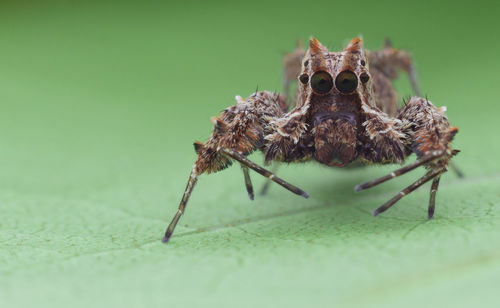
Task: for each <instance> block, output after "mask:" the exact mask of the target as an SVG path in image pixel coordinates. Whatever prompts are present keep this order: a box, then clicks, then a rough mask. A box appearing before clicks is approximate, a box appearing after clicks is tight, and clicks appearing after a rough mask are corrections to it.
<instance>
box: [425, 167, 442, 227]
mask: <svg viewBox="0 0 500 308" xmlns="http://www.w3.org/2000/svg"><path fill="white" fill-rule="evenodd" d="M439 179H441V176H436V177H435V178H434V180H433V181H432V186H431V196H430V198H429V209H428V210H427V213H428V215H427V217H429V219H432V217H434V209H435V208H436V193H437V190H438V187H439Z"/></svg>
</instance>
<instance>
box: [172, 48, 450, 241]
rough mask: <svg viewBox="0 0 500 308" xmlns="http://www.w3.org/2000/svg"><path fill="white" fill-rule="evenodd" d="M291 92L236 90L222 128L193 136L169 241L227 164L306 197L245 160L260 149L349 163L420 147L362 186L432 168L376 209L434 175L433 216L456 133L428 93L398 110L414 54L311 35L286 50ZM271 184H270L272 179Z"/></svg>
mask: <svg viewBox="0 0 500 308" xmlns="http://www.w3.org/2000/svg"><path fill="white" fill-rule="evenodd" d="M284 65H285V73H284V75H285V80H284V81H285V84H284V89H285V93H284V95H279V94H274V93H270V92H267V91H263V92H256V93H254V94H252V95H251V96H250V97H248V98H247V99H242V98H241V97H239V96H237V97H236V100H237V103H236V105H234V106H232V107H229V108H227V109H226V110H224V111H223V112H222V114H221V115H220V116H219V117H216V118H213V122H214V126H215V127H214V131H213V133H212V136H211V137H210V139H209V140H208V141H207V142H206V143H202V142H195V150H196V152H197V154H198V159H197V160H196V163H195V165H194V166H193V169H192V171H191V175H190V178H189V180H188V184H187V187H186V190H185V192H184V195H183V197H182V200H181V204H180V206H179V210H178V211H177V213H176V215H175V217H174V219H173V220H172V222H171V223H170V225H169V227H168V229H167V231H166V234H165V237H164V239H163V241H164V242H166V241H168V240H169V239H170V236H171V235H172V233H173V231H174V229H175V226H176V225H177V222H178V221H179V219H180V217H181V215H182V214H183V213H184V209H185V207H186V204H187V201H188V199H189V196H190V194H191V192H192V190H193V188H194V185H195V184H196V181H197V179H198V176H199V175H201V174H203V173H211V172H216V171H220V170H222V169H224V168H226V167H228V166H229V165H231V163H232V162H233V161H237V162H239V163H240V165H241V167H242V170H243V174H244V179H245V184H246V187H247V191H248V194H249V196H250V198H251V199H253V195H254V194H253V188H252V184H251V181H250V176H249V169H252V170H254V171H256V172H257V173H260V174H261V175H263V176H265V177H267V178H268V179H269V180H270V181H273V182H276V183H278V184H280V185H281V186H283V187H284V188H286V189H288V190H290V191H292V192H293V193H295V194H298V195H301V196H304V197H306V198H307V197H308V194H307V193H306V192H304V191H303V190H301V189H299V188H298V187H296V186H294V185H292V184H290V183H288V182H286V181H285V180H283V179H281V178H279V177H277V176H276V175H275V174H274V173H272V172H270V171H268V170H266V169H264V168H262V167H261V166H259V165H257V164H255V163H253V162H252V161H250V160H248V159H247V157H246V156H247V155H249V154H250V153H251V152H253V151H255V150H260V151H262V152H263V153H264V155H265V162H266V163H270V162H273V161H277V162H299V161H308V160H316V161H318V162H319V163H322V164H324V165H327V166H332V167H344V166H347V165H349V164H351V163H353V162H356V163H361V164H368V163H377V164H389V163H403V162H404V161H405V159H406V158H407V157H408V156H409V155H410V154H412V153H415V154H416V155H417V161H416V162H414V163H411V164H409V165H407V166H405V167H403V168H400V169H398V170H396V171H394V172H392V173H391V174H389V175H387V176H384V177H381V178H379V179H376V180H373V181H370V182H367V183H364V184H361V185H358V186H356V188H355V190H356V191H359V190H362V189H366V188H370V187H373V186H375V185H377V184H380V183H382V182H385V181H387V180H389V179H392V178H394V177H396V176H398V175H401V174H403V173H406V172H408V171H411V170H413V169H415V168H417V167H419V166H425V167H426V168H427V169H428V172H427V173H426V174H425V175H424V176H422V177H421V178H419V179H418V180H417V181H416V182H414V183H413V184H411V185H410V186H408V187H407V188H405V189H404V190H402V191H401V192H400V193H399V194H397V195H396V196H395V197H394V198H392V199H391V200H389V201H388V202H386V203H385V204H383V205H382V206H380V207H379V208H378V209H376V210H375V212H374V215H377V214H379V213H381V212H383V211H385V210H387V209H388V208H389V207H390V206H392V205H393V204H394V203H396V202H397V201H398V200H399V199H401V198H402V197H403V196H405V195H406V194H408V193H410V192H412V191H413V190H415V189H416V188H418V187H419V186H421V185H422V184H424V183H426V182H428V181H430V180H433V183H432V186H431V194H430V201H429V210H428V216H429V218H432V216H433V214H434V205H435V195H436V192H437V189H438V185H439V179H440V175H441V174H442V173H444V172H446V171H447V168H448V164H449V161H450V158H451V157H452V156H454V155H455V154H456V153H458V151H457V150H453V149H452V148H451V145H450V143H451V141H452V139H453V137H454V136H455V134H456V133H457V131H458V130H457V128H456V127H451V126H450V124H449V122H448V119H447V118H446V116H445V115H444V112H445V110H446V108H444V107H442V108H436V107H435V106H434V105H433V104H432V103H431V102H429V101H428V100H427V99H424V98H421V97H418V96H414V97H412V98H411V99H409V100H408V101H407V102H406V103H405V105H404V107H402V108H401V109H398V104H397V95H396V92H395V91H394V89H393V87H392V84H391V80H392V79H394V78H396V77H397V74H398V71H399V70H403V71H405V72H406V73H407V74H408V75H409V77H410V81H411V84H412V86H413V89H414V91H415V94H417V95H420V93H419V90H418V87H417V83H416V74H415V70H414V67H413V64H412V61H411V58H410V56H409V54H408V53H406V52H403V51H399V50H397V49H394V48H392V47H391V46H390V44H389V43H386V45H385V47H384V48H383V49H381V50H379V51H367V50H364V48H363V46H362V41H361V40H360V39H358V38H355V39H353V40H352V41H351V42H350V43H349V45H348V46H347V47H346V48H344V49H343V50H342V51H341V52H330V51H329V50H328V49H327V48H326V47H324V46H323V45H321V43H320V42H319V41H318V40H316V39H315V38H312V39H311V40H310V42H309V49H308V50H307V52H304V51H303V50H302V48H301V46H300V45H299V47H298V48H297V50H295V51H294V52H293V53H291V54H289V55H287V56H285V59H284ZM292 78H293V79H295V78H296V79H297V81H298V85H297V93H296V96H295V98H296V102H295V104H294V106H293V108H292V109H291V110H290V111H288V105H287V104H286V96H287V94H288V93H287V92H288V88H289V84H290V82H291V81H292ZM266 187H267V186H266Z"/></svg>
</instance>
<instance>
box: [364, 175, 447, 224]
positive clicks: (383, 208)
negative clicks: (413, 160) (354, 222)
mask: <svg viewBox="0 0 500 308" xmlns="http://www.w3.org/2000/svg"><path fill="white" fill-rule="evenodd" d="M445 171H446V169H437V170H431V171H429V172H427V173H426V174H425V175H424V176H422V177H421V178H420V179H418V180H416V181H415V182H413V183H412V184H411V185H410V186H408V187H406V188H405V189H403V190H402V191H400V192H399V193H398V194H397V195H395V196H394V197H393V198H392V199H390V200H389V201H387V202H386V203H384V204H382V205H381V206H380V207H379V208H377V209H376V210H375V211H373V216H377V215H378V214H380V213H382V212H385V211H386V210H388V209H389V208H390V207H391V206H393V205H394V203H396V202H398V201H399V200H400V199H401V198H403V197H404V196H406V195H408V194H409V193H411V192H412V191H414V190H415V189H417V188H419V187H420V186H422V185H423V184H425V183H427V182H428V181H430V180H432V179H433V178H435V177H436V176H439V175H440V174H441V173H443V172H445ZM438 183H439V180H438ZM436 186H437V185H436ZM433 187H434V184H433ZM436 190H437V187H436ZM435 195H436V191H434V193H433V192H432V191H431V202H432V201H434V200H435ZM429 206H430V205H429ZM432 209H433V210H434V207H433V208H432Z"/></svg>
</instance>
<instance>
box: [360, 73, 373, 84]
mask: <svg viewBox="0 0 500 308" xmlns="http://www.w3.org/2000/svg"><path fill="white" fill-rule="evenodd" d="M359 79H360V80H361V82H362V83H367V82H368V80H370V75H368V74H367V73H363V74H361V76H359Z"/></svg>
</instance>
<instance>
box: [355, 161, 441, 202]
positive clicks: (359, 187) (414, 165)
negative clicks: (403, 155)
mask: <svg viewBox="0 0 500 308" xmlns="http://www.w3.org/2000/svg"><path fill="white" fill-rule="evenodd" d="M442 155H443V152H441V151H439V152H436V153H433V154H431V155H427V156H423V157H422V158H420V159H418V160H417V161H415V162H414V163H411V164H408V165H406V166H404V167H402V168H400V169H398V170H396V171H394V172H391V173H389V174H387V175H385V176H383V177H380V178H378V179H374V180H371V181H368V182H365V183H363V184H360V185H357V186H356V187H355V188H354V191H356V192H358V191H361V190H364V189H368V188H371V187H374V186H377V185H379V184H382V183H384V182H386V181H388V180H391V179H393V178H395V177H398V176H400V175H403V174H405V173H407V172H409V171H411V170H413V169H415V168H418V167H420V166H422V165H425V164H426V163H428V162H430V161H432V160H434V159H436V158H438V157H440V156H442Z"/></svg>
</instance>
